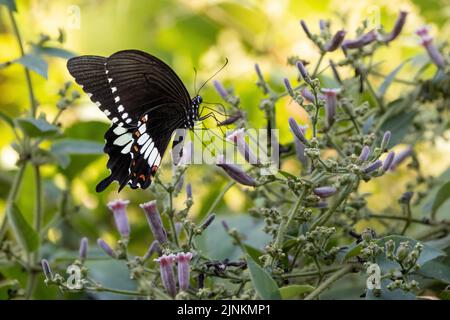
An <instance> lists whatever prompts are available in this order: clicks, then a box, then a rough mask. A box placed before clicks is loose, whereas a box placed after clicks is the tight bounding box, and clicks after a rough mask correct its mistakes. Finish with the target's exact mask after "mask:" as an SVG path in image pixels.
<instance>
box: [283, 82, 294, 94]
mask: <svg viewBox="0 0 450 320" xmlns="http://www.w3.org/2000/svg"><path fill="white" fill-rule="evenodd" d="M284 86H285V87H286V90H287V92H288V93H289V95H290V96H291V97H294V96H295V94H294V89H292V86H291V83H290V82H289V79H288V78H284Z"/></svg>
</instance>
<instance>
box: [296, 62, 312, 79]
mask: <svg viewBox="0 0 450 320" xmlns="http://www.w3.org/2000/svg"><path fill="white" fill-rule="evenodd" d="M297 69H298V71H299V72H300V74H301V76H302V78H303V79H304V80H305V81H309V74H308V71H306V68H305V66H304V65H303V63H302V62H301V61H300V60H299V61H297Z"/></svg>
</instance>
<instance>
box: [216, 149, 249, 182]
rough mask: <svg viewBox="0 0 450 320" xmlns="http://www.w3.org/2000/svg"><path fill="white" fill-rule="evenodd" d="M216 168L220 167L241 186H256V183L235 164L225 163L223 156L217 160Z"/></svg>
mask: <svg viewBox="0 0 450 320" xmlns="http://www.w3.org/2000/svg"><path fill="white" fill-rule="evenodd" d="M217 166H218V167H221V168H222V169H223V170H224V171H225V172H226V173H227V174H228V176H230V178H232V179H233V180H235V181H236V182H238V183H240V184H243V185H245V186H252V187H254V186H256V181H255V179H253V178H252V177H251V176H249V175H248V174H247V173H246V172H245V171H244V170H242V168H241V167H239V166H237V165H235V164H227V163H225V159H224V157H223V155H221V156H219V157H218V158H217Z"/></svg>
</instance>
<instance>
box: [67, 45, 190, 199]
mask: <svg viewBox="0 0 450 320" xmlns="http://www.w3.org/2000/svg"><path fill="white" fill-rule="evenodd" d="M67 68H68V70H69V72H70V74H71V75H72V76H73V77H74V78H75V81H76V82H77V83H78V84H80V85H81V86H82V88H83V90H84V91H85V92H86V93H87V94H88V95H89V97H90V99H91V100H92V101H93V102H94V103H96V105H97V106H98V107H99V108H100V110H102V111H103V112H104V113H105V114H106V116H108V118H109V119H110V120H111V121H112V122H113V125H112V127H111V128H110V129H109V130H108V132H107V133H106V134H105V139H106V145H105V148H104V151H105V153H107V154H108V155H109V160H108V163H107V167H108V168H109V169H110V170H111V174H110V176H109V177H107V178H106V179H104V180H103V181H101V182H100V183H99V184H98V185H97V191H98V192H101V191H103V190H104V189H105V188H106V187H107V186H108V185H109V184H110V183H112V182H113V181H115V180H117V181H118V182H119V184H120V189H119V191H120V190H121V189H122V188H123V187H124V186H125V185H126V184H127V183H129V184H130V186H131V187H133V188H137V187H141V188H144V189H145V188H146V187H148V186H149V185H150V182H151V177H152V176H153V175H154V173H155V172H156V169H157V167H158V166H159V164H160V161H161V158H162V156H163V154H164V151H165V150H166V148H167V144H168V143H169V141H170V138H171V135H172V133H173V131H174V130H175V129H176V128H178V127H183V126H184V123H185V122H186V119H188V115H189V114H190V110H189V107H190V106H191V101H190V98H189V93H188V91H187V89H186V87H185V86H184V84H183V83H182V81H181V80H180V78H179V77H178V76H177V75H176V73H175V72H174V71H173V70H172V69H171V68H170V67H169V66H168V65H166V64H165V63H164V62H162V61H161V60H159V59H158V58H156V57H154V56H152V55H150V54H147V53H145V52H142V51H137V50H125V51H120V52H117V53H115V54H113V55H112V56H110V57H108V58H105V57H100V56H81V57H75V58H72V59H70V60H69V61H68V64H67ZM144 116H146V117H147V118H146V119H149V120H146V125H145V128H146V129H145V130H146V132H141V131H139V128H141V130H143V129H142V123H143V122H142V121H141V120H142V119H143V117H144ZM118 128H121V129H118ZM124 130H125V131H124ZM137 132H139V133H137ZM145 133H146V134H147V136H148V137H151V138H149V139H151V142H149V143H148V144H142V145H141V144H139V141H141V142H142V141H143V138H141V136H143V135H144V134H145ZM130 138H131V139H132V140H131V141H130V140H129V139H130ZM139 138H141V140H138V139H139ZM152 142H153V148H152V149H151V150H150V149H148V148H149V147H150V144H151V143H152ZM146 143H147V142H146ZM144 146H146V147H147V149H146V150H145V151H144V152H142V153H141V151H143V149H142V148H143V147H144ZM136 150H137V151H136ZM146 155H147V157H146ZM150 160H151V161H150ZM133 163H134V165H133ZM143 177H146V178H145V180H142V178H143Z"/></svg>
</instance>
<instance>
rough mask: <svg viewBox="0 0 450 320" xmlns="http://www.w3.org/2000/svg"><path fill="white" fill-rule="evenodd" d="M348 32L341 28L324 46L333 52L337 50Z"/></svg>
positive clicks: (326, 49)
mask: <svg viewBox="0 0 450 320" xmlns="http://www.w3.org/2000/svg"><path fill="white" fill-rule="evenodd" d="M345 34H346V32H345V31H344V30H340V31H338V32H336V33H335V35H334V36H333V38H332V39H331V40H330V41H329V42H328V43H327V44H325V46H324V49H325V51H328V52H332V51H335V50H336V49H337V48H339V46H340V45H341V44H342V42H343V41H344V38H345Z"/></svg>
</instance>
